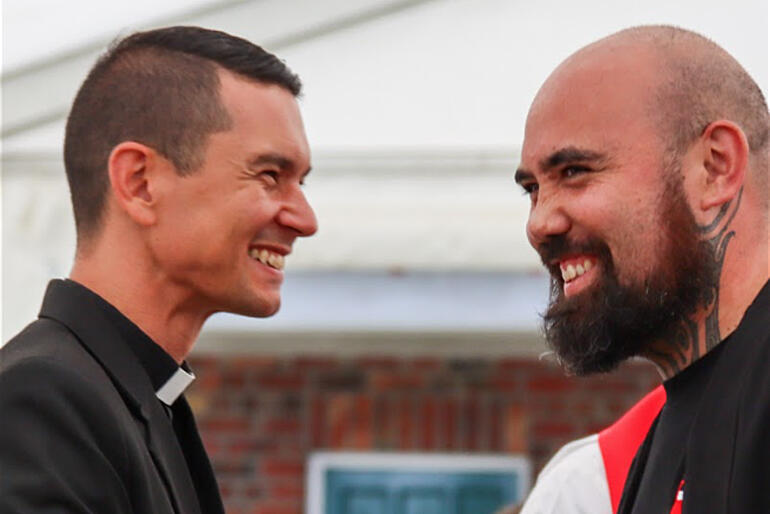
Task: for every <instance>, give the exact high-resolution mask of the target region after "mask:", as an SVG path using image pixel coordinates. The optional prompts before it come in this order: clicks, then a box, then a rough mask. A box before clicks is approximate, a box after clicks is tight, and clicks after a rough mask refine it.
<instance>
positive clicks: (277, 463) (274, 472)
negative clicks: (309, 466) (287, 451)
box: [261, 457, 305, 477]
mask: <svg viewBox="0 0 770 514" xmlns="http://www.w3.org/2000/svg"><path fill="white" fill-rule="evenodd" d="M261 470H262V472H263V473H265V474H266V475H268V476H271V477H274V476H291V477H301V476H302V475H303V473H304V472H305V462H304V461H303V460H302V459H300V458H290V457H265V459H264V460H263V461H262V466H261Z"/></svg>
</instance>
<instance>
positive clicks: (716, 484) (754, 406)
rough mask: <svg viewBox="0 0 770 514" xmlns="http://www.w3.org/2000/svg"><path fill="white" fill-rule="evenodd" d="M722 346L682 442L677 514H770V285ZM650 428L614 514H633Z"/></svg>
mask: <svg viewBox="0 0 770 514" xmlns="http://www.w3.org/2000/svg"><path fill="white" fill-rule="evenodd" d="M724 344H725V345H726V346H725V348H724V349H723V350H722V354H721V355H720V356H719V361H718V362H717V363H716V365H715V367H714V370H713V372H712V376H711V379H710V381H709V384H708V385H707V387H706V390H705V392H704V397H703V401H702V403H701V405H700V407H699V409H698V412H697V414H696V415H695V420H694V422H693V427H692V430H691V432H690V436H689V438H688V440H687V441H686V442H685V441H683V444H685V443H686V444H687V449H686V455H685V459H686V464H685V466H686V470H685V476H684V480H685V484H684V502H683V514H704V513H708V514H728V513H729V514H749V513H751V514H755V513H756V514H759V513H770V282H768V283H767V284H765V286H764V288H763V289H762V291H761V292H760V293H759V295H758V296H757V298H756V300H755V301H754V302H753V303H752V305H751V307H749V309H748V310H747V311H746V314H745V316H744V318H743V320H742V321H741V324H740V325H739V326H738V328H737V329H736V330H735V332H733V334H732V335H731V336H730V339H729V340H728V341H725V343H724ZM654 427H655V425H653V429H651V431H650V433H649V434H648V435H647V438H646V439H645V441H644V442H643V443H642V446H641V447H640V448H639V451H638V452H637V455H636V458H635V459H634V462H633V464H632V465H631V469H630V471H629V473H628V477H627V479H626V485H625V488H624V491H623V497H622V499H621V502H620V507H619V508H618V514H628V513H630V512H631V507H632V505H633V500H634V498H635V497H636V494H637V491H638V487H639V483H640V481H641V476H642V473H643V471H644V463H645V462H646V460H647V455H648V452H649V449H650V445H651V442H652V436H653V435H654Z"/></svg>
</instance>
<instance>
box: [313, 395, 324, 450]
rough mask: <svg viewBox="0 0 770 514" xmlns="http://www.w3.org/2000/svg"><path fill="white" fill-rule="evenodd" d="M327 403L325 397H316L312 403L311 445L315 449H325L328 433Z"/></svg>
mask: <svg viewBox="0 0 770 514" xmlns="http://www.w3.org/2000/svg"><path fill="white" fill-rule="evenodd" d="M325 409H326V402H325V401H324V399H323V397H321V396H315V397H314V398H313V400H312V401H311V414H310V443H311V445H312V447H313V448H323V447H324V444H325V440H324V434H325V433H326V431H325V428H326V413H325Z"/></svg>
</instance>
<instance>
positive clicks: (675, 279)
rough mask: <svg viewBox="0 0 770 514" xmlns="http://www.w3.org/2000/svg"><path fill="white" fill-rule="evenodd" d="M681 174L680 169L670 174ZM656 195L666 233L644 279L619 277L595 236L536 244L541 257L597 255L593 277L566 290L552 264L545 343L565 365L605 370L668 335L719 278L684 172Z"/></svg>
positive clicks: (708, 296)
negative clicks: (568, 293) (574, 290)
mask: <svg viewBox="0 0 770 514" xmlns="http://www.w3.org/2000/svg"><path fill="white" fill-rule="evenodd" d="M675 175H676V176H679V174H678V173H676V174H675ZM671 182H674V183H672V184H669V185H668V187H667V188H666V192H665V194H666V196H664V197H663V198H662V199H661V202H660V205H661V212H662V216H661V218H660V219H661V220H662V223H663V224H664V225H663V226H662V228H661V229H662V230H663V231H664V232H663V238H662V239H663V241H662V245H663V246H662V248H660V249H659V252H658V255H659V258H658V261H657V263H656V265H655V267H654V269H653V270H652V272H651V273H650V274H649V275H648V276H647V278H646V279H645V280H643V281H642V282H641V283H635V284H631V285H623V284H620V282H619V280H618V275H617V270H616V268H615V264H614V262H613V260H612V254H611V252H610V250H609V248H608V247H607V245H606V244H605V243H604V242H603V241H600V240H597V239H590V240H587V241H584V242H581V243H573V242H570V241H568V240H567V239H566V237H565V236H554V237H553V238H552V239H551V240H549V241H547V242H546V243H544V244H542V245H541V246H540V247H539V248H538V252H539V253H540V255H541V258H542V259H543V262H544V263H548V262H553V260H554V259H558V258H559V257H560V256H561V255H564V254H566V253H568V252H572V253H591V254H594V255H596V256H597V259H598V260H599V262H600V271H601V273H602V276H601V277H600V278H599V279H598V282H597V283H596V284H593V285H592V286H590V287H589V288H588V289H587V290H585V291H583V292H582V293H579V294H578V295H577V296H575V297H572V298H565V297H564V292H563V285H564V282H563V280H562V278H561V273H560V271H559V270H558V269H552V270H551V299H550V304H549V307H548V310H547V311H546V313H545V314H544V315H543V328H544V332H545V337H546V340H547V342H548V345H549V346H550V347H551V348H552V349H553V350H554V351H555V352H556V354H557V356H558V357H559V359H560V361H561V362H562V364H563V365H564V366H565V368H566V369H567V371H568V372H571V373H574V374H576V375H588V374H591V373H598V372H608V371H612V370H613V369H615V368H616V367H617V366H618V364H620V363H621V362H622V361H624V360H625V359H627V358H629V357H633V356H636V355H642V354H643V353H645V350H646V349H647V348H648V347H649V345H650V344H651V343H653V342H654V341H657V340H661V339H665V338H667V337H669V336H670V335H671V334H672V333H673V332H674V331H675V330H676V328H677V326H678V325H679V323H680V321H681V320H683V319H685V318H686V317H687V316H689V315H691V314H693V313H694V312H695V311H696V310H697V309H698V308H699V307H701V306H706V305H708V304H709V303H710V302H711V301H712V299H713V295H712V291H714V288H715V287H716V286H717V285H718V280H719V277H718V273H717V265H716V262H715V252H714V249H713V248H712V247H711V246H710V244H709V243H708V242H707V241H703V240H701V239H700V236H699V230H698V225H697V223H696V221H695V218H694V217H693V215H692V212H691V211H690V209H689V206H688V205H687V202H686V200H685V196H684V192H683V188H682V184H681V179H679V180H676V179H674V180H672V181H671Z"/></svg>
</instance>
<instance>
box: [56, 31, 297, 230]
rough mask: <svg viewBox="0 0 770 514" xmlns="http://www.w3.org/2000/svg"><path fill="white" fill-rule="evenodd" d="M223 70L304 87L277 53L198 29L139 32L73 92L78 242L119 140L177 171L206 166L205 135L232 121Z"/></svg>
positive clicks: (71, 145) (70, 126) (71, 173)
mask: <svg viewBox="0 0 770 514" xmlns="http://www.w3.org/2000/svg"><path fill="white" fill-rule="evenodd" d="M219 69H225V70H229V71H231V72H233V73H236V74H238V75H240V76H242V77H245V78H247V79H251V80H254V81H256V82H259V83H264V84H272V85H277V86H280V87H282V88H284V89H286V90H287V91H290V92H291V93H292V94H293V95H294V96H299V94H300V92H301V89H302V83H301V82H300V80H299V78H298V77H297V75H295V74H294V73H293V72H292V71H291V70H290V69H289V68H288V67H287V66H286V64H285V63H284V62H283V61H281V60H280V59H278V58H277V57H276V56H275V55H273V54H271V53H269V52H267V51H265V50H264V49H262V48H260V47H259V46H257V45H255V44H253V43H251V42H249V41H246V40H245V39H242V38H239V37H235V36H232V35H230V34H226V33H224V32H220V31H215V30H208V29H203V28H200V27H168V28H162V29H157V30H150V31H147V32H138V33H135V34H133V35H131V36H128V37H126V38H125V39H123V40H120V41H117V42H116V43H114V44H113V45H112V46H111V47H110V48H109V49H108V51H107V52H106V53H105V54H104V55H102V56H101V57H100V58H99V60H98V61H97V62H96V64H95V65H94V67H93V68H92V69H91V71H90V72H89V74H88V77H86V79H85V81H84V82H83V85H82V86H81V87H80V90H79V91H78V94H77V96H76V97H75V101H74V102H73V104H72V109H71V111H70V114H69V117H68V119H67V128H66V134H65V138H64V166H65V169H66V171H67V180H68V182H69V186H70V194H71V196H72V206H73V210H74V213H75V226H76V228H77V233H78V241H79V242H80V241H82V240H83V239H84V238H87V237H89V236H91V235H93V234H94V233H95V232H96V230H97V229H98V228H99V226H100V223H101V219H102V217H103V214H104V210H105V209H104V207H105V199H106V192H107V186H108V183H109V179H108V175H107V160H108V157H109V154H110V152H111V151H112V149H113V148H114V147H115V146H116V145H118V144H119V143H121V142H123V141H136V142H138V143H142V144H145V145H147V146H150V147H152V148H153V149H155V150H156V151H157V152H159V153H160V154H161V155H163V156H164V157H166V158H167V159H169V160H170V161H171V162H172V163H173V164H174V166H175V167H176V169H177V171H178V172H179V173H180V174H188V173H191V172H193V171H195V170H196V169H198V168H199V167H200V166H201V164H202V161H203V156H204V151H205V148H206V141H207V137H208V136H209V135H210V134H212V133H214V132H219V131H223V130H227V129H229V128H230V127H231V124H232V120H231V119H230V116H229V114H228V112H227V109H226V108H225V106H224V105H223V104H222V101H221V99H220V96H219V76H218V70H219Z"/></svg>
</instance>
